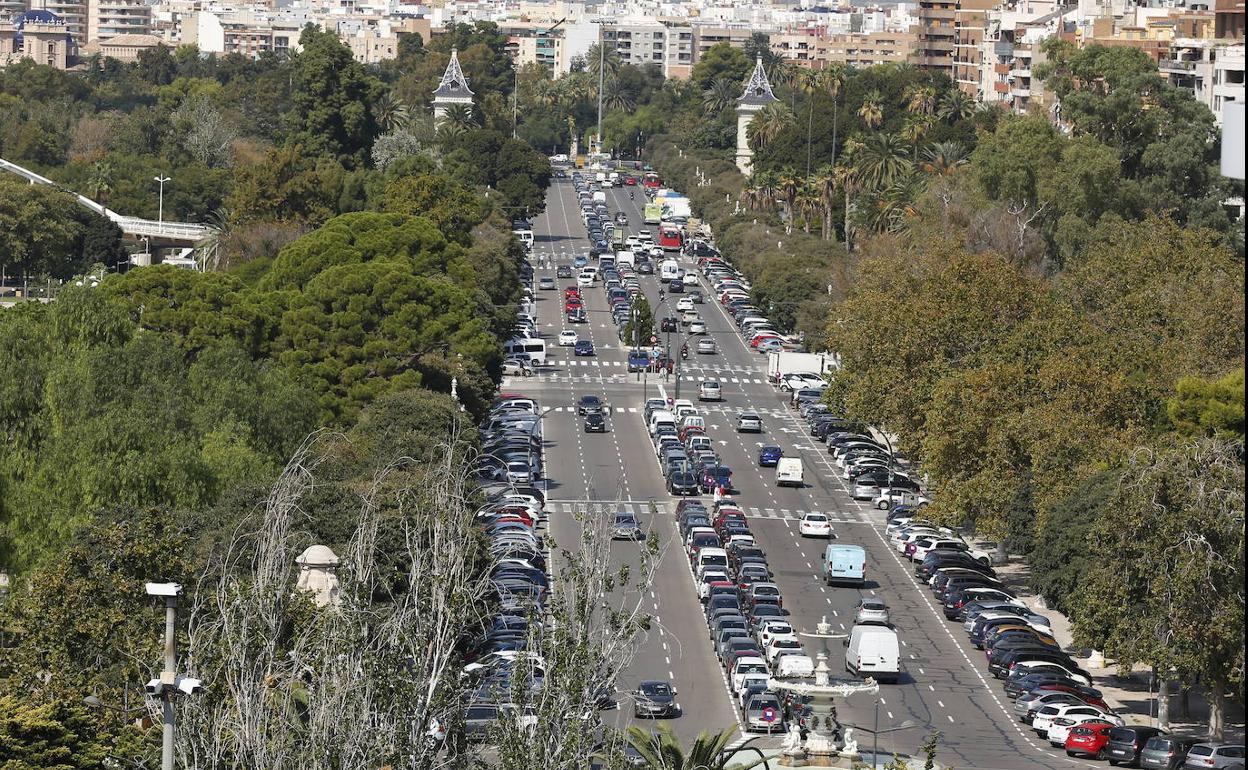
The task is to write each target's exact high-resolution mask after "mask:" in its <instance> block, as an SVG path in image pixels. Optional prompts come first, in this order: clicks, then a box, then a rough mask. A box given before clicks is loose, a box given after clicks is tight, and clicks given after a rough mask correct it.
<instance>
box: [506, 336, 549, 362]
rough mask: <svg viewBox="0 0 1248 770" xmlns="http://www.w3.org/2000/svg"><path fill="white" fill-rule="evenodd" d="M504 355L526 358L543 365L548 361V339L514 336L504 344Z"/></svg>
mask: <svg viewBox="0 0 1248 770" xmlns="http://www.w3.org/2000/svg"><path fill="white" fill-rule="evenodd" d="M503 355H504V356H517V357H520V358H526V359H528V360H529V361H530V362H531V363H533V364H534V365H536V366H543V365H545V363H546V340H543V339H538V338H536V337H512V338H511V339H509V340H507V342H506V343H505V344H504V345H503Z"/></svg>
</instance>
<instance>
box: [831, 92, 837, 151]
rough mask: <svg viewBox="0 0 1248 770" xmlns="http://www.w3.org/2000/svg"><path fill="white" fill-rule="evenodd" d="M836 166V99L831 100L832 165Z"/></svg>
mask: <svg viewBox="0 0 1248 770" xmlns="http://www.w3.org/2000/svg"><path fill="white" fill-rule="evenodd" d="M831 165H832V166H833V167H834V168H835V166H836V97H833V98H832V163H831Z"/></svg>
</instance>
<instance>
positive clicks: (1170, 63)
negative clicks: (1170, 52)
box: [1157, 59, 1196, 74]
mask: <svg viewBox="0 0 1248 770" xmlns="http://www.w3.org/2000/svg"><path fill="white" fill-rule="evenodd" d="M1157 68H1158V69H1159V70H1161V71H1162V72H1173V73H1176V74H1188V73H1192V72H1195V71H1196V62H1194V61H1184V60H1183V59H1162V60H1161V61H1160V62H1159V63H1158V64H1157Z"/></svg>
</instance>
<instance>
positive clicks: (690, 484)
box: [667, 470, 698, 495]
mask: <svg viewBox="0 0 1248 770" xmlns="http://www.w3.org/2000/svg"><path fill="white" fill-rule="evenodd" d="M667 491H669V492H671V493H672V494H673V495H696V494H698V477H697V476H696V475H694V473H693V472H692V471H687V470H677V471H673V472H672V474H671V475H670V476H668V477H667Z"/></svg>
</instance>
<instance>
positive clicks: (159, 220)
mask: <svg viewBox="0 0 1248 770" xmlns="http://www.w3.org/2000/svg"><path fill="white" fill-rule="evenodd" d="M169 179H170V177H167V176H165V175H164V174H161V175H160V176H154V177H152V180H153V181H155V182H158V183H159V184H160V203H159V204H158V208H157V214H156V224H158V225H159V226H160V231H161V232H162V233H163V232H164V231H165V182H168V181H169Z"/></svg>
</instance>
